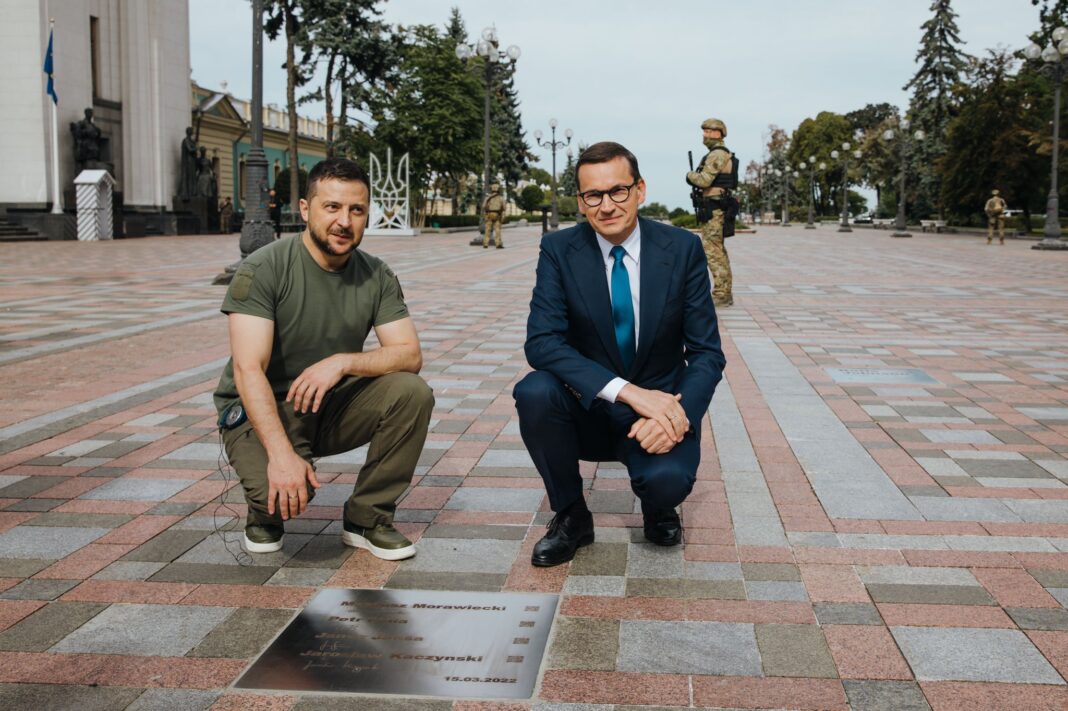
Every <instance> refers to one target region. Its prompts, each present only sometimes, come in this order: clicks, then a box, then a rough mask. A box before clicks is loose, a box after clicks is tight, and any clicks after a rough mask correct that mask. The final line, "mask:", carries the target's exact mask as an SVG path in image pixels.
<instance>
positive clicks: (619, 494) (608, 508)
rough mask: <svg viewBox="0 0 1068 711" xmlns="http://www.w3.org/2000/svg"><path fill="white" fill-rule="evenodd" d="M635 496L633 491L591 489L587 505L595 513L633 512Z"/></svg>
mask: <svg viewBox="0 0 1068 711" xmlns="http://www.w3.org/2000/svg"><path fill="white" fill-rule="evenodd" d="M636 501H637V499H636V498H635V496H634V494H633V492H631V491H609V490H597V489H595V490H594V491H591V492H590V494H589V496H588V497H587V499H586V505H587V506H588V507H589V509H590V511H592V512H593V513H624V514H626V513H631V512H633V511H634V506H635V502H636Z"/></svg>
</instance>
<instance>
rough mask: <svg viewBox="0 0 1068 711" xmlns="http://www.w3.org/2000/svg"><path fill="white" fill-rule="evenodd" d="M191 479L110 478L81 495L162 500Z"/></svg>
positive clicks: (117, 498)
mask: <svg viewBox="0 0 1068 711" xmlns="http://www.w3.org/2000/svg"><path fill="white" fill-rule="evenodd" d="M195 483H196V481H195V480H193V479H134V478H130V477H123V478H121V479H112V480H111V481H109V482H108V483H107V484H104V485H102V486H98V487H96V488H95V489H91V490H89V491H87V492H85V493H84V494H82V495H81V497H80V498H83V499H108V500H113V501H163V500H165V499H169V498H171V497H172V496H174V495H175V494H177V493H178V492H179V491H183V490H184V489H188V488H189V487H190V486H192V485H193V484H195Z"/></svg>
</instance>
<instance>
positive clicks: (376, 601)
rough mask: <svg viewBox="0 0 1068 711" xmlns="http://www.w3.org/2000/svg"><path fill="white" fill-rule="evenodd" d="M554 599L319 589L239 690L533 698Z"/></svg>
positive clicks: (503, 595) (554, 604)
mask: <svg viewBox="0 0 1068 711" xmlns="http://www.w3.org/2000/svg"><path fill="white" fill-rule="evenodd" d="M556 603H557V596H556V595H545V594H519V593H476V592H440V591H436V590H343V589H326V590H322V591H320V592H319V593H318V594H317V595H316V596H315V597H314V598H312V600H311V602H309V603H308V606H307V607H306V608H304V610H303V611H301V613H300V614H299V615H297V617H296V618H295V619H294V620H293V621H292V622H291V623H289V626H288V627H286V628H285V630H283V631H282V634H281V635H279V636H278V638H277V639H275V641H274V642H272V643H271V645H270V646H269V647H268V648H267V649H266V651H264V653H263V654H262V655H260V657H259V659H257V660H256V661H255V663H254V664H253V665H252V666H251V667H250V668H249V669H248V671H247V672H245V674H244V675H243V676H242V677H241V679H240V680H239V681H238V682H237V684H236V686H237V687H238V688H242V689H273V690H280V691H283V690H284V691H329V692H353V693H368V694H399V695H404V696H445V697H456V698H509V699H525V698H530V697H531V696H532V695H533V693H534V683H535V681H536V680H537V677H538V669H539V668H540V666H541V661H542V657H543V655H544V653H545V644H546V640H547V639H548V636H549V628H550V626H551V625H552V621H553V616H554V614H555V612H556Z"/></svg>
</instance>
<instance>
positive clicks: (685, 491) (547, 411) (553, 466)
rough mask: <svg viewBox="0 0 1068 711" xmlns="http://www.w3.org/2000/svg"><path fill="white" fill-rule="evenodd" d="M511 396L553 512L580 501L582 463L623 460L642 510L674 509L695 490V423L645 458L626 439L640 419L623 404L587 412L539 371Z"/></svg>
mask: <svg viewBox="0 0 1068 711" xmlns="http://www.w3.org/2000/svg"><path fill="white" fill-rule="evenodd" d="M512 395H513V397H515V403H516V411H517V412H518V413H519V433H520V434H521V435H522V437H523V444H525V445H526V447H527V451H528V452H530V457H531V459H533V460H534V466H536V467H537V469H538V473H539V474H541V478H542V479H543V480H544V481H545V489H546V491H547V492H548V494H549V505H550V506H551V507H552V509H553V511H562V510H564V509H566V508H567V507H568V506H570V505H571V504H572V503H574V502H576V501H578V500H579V499H581V498H582V477H581V475H580V474H579V464H578V463H579V460H580V459H582V460H585V461H592V462H606V461H614V462H622V463H623V464H624V465H625V466H626V467H627V473H628V474H629V475H630V485H631V489H633V490H634V493H635V495H636V496H637V497H638V498H639V499H641V501H642V506H643V508H647V509H668V508H674V507H675V506H678V505H679V504H680V503H682V502H683V500H684V499H685V498H686V497H687V496H688V495H689V494H690V491H691V490H692V489H693V484H694V481H695V479H696V478H697V465H698V463H699V462H700V459H701V445H700V440H699V439H698V435H697V430H698V427H699V423H694V426H693V431H691V432H688V433H687V434H686V436H685V437H684V438H683V440H682V442H680V443H679V444H677V445H675V447H674V449H672V450H671V451H670V452H667V453H666V454H649V453H648V452H646V451H645V450H643V449H642V448H641V445H639V444H638V442H636V441H635V440H633V439H628V438H627V432H629V431H630V427H631V425H632V424H634V421H635V420H636V419H637V418H638V415H637V414H635V412H634V410H632V409H631V408H630V407H628V406H626V405H623V404H622V403H610V402H607V401H605V400H595V401H594V404H593V406H592V407H591V408H590V409H589V410H586V409H585V408H583V407H582V405H581V404H580V403H579V401H578V400H577V399H576V398H575V396H574V395H572V394H571V393H570V392H568V391H567V389H565V388H564V384H563V383H562V382H561V381H560V380H559V379H558V378H557V377H556V376H554V375H552V374H550V373H547V372H545V371H539V370H536V371H534V372H533V373H529V374H528V375H527V376H526V377H524V378H523V379H522V380H521V381H519V383H518V384H517V385H516V386H515V390H514V391H513V392H512Z"/></svg>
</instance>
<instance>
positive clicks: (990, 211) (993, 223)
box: [983, 190, 1005, 244]
mask: <svg viewBox="0 0 1068 711" xmlns="http://www.w3.org/2000/svg"><path fill="white" fill-rule="evenodd" d="M990 195H991V197H990V199H989V200H987V201H986V205H985V206H983V212H985V213H986V243H987V244H990V243H991V242H993V241H994V228H995V227H997V229H998V239H999V240H1001V242H1000V243H1001V244H1005V201H1004V200H1002V199H1001V193H1000V191H998V190H991V191H990Z"/></svg>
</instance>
